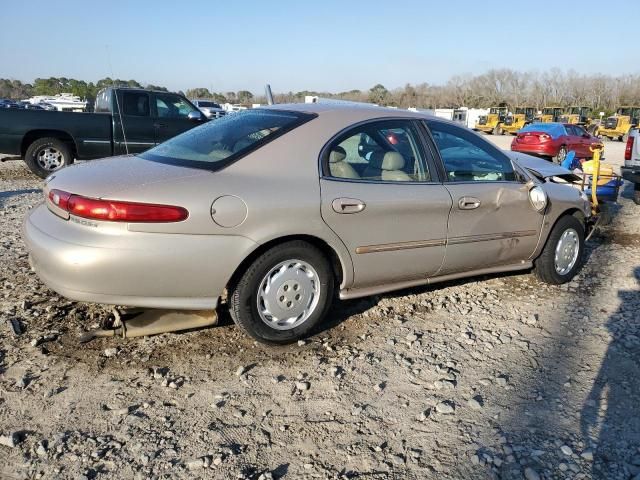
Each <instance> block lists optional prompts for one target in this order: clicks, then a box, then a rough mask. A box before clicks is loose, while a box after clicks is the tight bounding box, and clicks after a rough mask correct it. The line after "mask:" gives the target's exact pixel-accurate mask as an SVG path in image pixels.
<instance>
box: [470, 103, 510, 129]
mask: <svg viewBox="0 0 640 480" xmlns="http://www.w3.org/2000/svg"><path fill="white" fill-rule="evenodd" d="M508 112H509V108H508V107H506V106H505V107H491V108H490V109H489V113H488V114H487V115H481V116H480V118H478V121H477V122H476V124H475V126H474V128H473V129H474V130H476V131H480V132H484V133H492V134H493V135H502V134H503V133H504V132H503V130H502V124H503V122H504V120H505V118H507V113H508Z"/></svg>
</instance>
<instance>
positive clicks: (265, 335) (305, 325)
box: [229, 240, 334, 344]
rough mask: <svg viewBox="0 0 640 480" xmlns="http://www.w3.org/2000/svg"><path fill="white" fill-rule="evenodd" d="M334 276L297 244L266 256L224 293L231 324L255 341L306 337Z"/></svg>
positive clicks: (320, 315) (310, 249)
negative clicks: (231, 320) (232, 321)
mask: <svg viewBox="0 0 640 480" xmlns="http://www.w3.org/2000/svg"><path fill="white" fill-rule="evenodd" d="M333 289H334V276H333V271H332V269H331V266H330V265H329V262H328V261H327V259H326V257H325V255H323V253H322V252H321V251H320V250H319V249H317V248H316V247H315V246H313V245H311V244H309V243H307V242H305V241H301V240H294V241H290V242H286V243H283V244H280V245H277V246H275V247H273V248H271V249H270V250H267V251H266V252H264V253H263V254H262V255H260V256H259V257H258V258H256V259H255V260H254V261H253V263H252V264H251V265H250V266H249V267H248V268H247V270H246V271H245V272H244V273H243V274H242V275H241V277H240V278H239V280H238V281H237V282H236V283H235V285H233V286H232V288H231V289H230V292H229V311H230V313H231V317H232V318H233V320H234V322H235V323H236V324H237V325H239V326H240V327H242V328H243V329H244V330H246V331H247V333H249V335H251V336H252V337H253V338H255V339H256V340H258V341H260V342H263V343H269V344H286V343H291V342H294V341H296V340H299V339H301V338H304V337H306V336H307V335H309V334H310V333H311V332H312V331H313V329H314V328H315V327H316V326H317V325H318V324H319V323H320V322H321V321H322V320H323V319H324V317H325V316H326V314H327V312H328V310H329V307H330V306H331V301H332V299H333Z"/></svg>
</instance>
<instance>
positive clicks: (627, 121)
mask: <svg viewBox="0 0 640 480" xmlns="http://www.w3.org/2000/svg"><path fill="white" fill-rule="evenodd" d="M639 120H640V107H637V106H624V107H620V108H618V110H616V113H615V115H612V116H611V117H608V118H606V119H605V120H604V121H603V122H602V124H601V125H600V126H599V127H598V129H597V130H596V132H595V134H596V135H599V136H600V138H602V139H603V140H604V139H608V140H613V139H616V140H619V141H621V142H626V141H627V138H628V137H629V130H631V129H632V128H635V127H637V126H638V122H639Z"/></svg>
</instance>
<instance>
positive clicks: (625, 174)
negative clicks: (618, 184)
mask: <svg viewBox="0 0 640 480" xmlns="http://www.w3.org/2000/svg"><path fill="white" fill-rule="evenodd" d="M620 173H621V175H622V178H624V179H625V180H627V181H629V182H631V183H639V184H640V167H620Z"/></svg>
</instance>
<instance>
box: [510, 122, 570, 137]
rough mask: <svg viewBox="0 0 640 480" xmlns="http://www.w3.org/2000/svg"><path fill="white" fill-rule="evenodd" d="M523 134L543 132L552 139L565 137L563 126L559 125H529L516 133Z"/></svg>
mask: <svg viewBox="0 0 640 480" xmlns="http://www.w3.org/2000/svg"><path fill="white" fill-rule="evenodd" d="M525 132H544V133H548V134H549V135H551V136H552V137H553V138H556V137H560V136H562V135H566V134H567V132H566V130H565V129H564V125H562V124H561V123H530V124H529V125H527V126H526V127H524V128H521V129H520V131H519V132H518V133H525Z"/></svg>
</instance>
